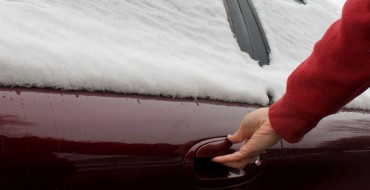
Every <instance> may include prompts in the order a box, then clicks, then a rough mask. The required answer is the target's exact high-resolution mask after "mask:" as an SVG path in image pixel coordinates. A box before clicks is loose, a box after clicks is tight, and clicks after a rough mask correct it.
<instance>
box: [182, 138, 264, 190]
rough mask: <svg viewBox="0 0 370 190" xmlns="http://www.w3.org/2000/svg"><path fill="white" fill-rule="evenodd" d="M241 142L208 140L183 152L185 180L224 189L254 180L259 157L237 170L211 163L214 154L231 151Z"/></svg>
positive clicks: (207, 186) (259, 163)
mask: <svg viewBox="0 0 370 190" xmlns="http://www.w3.org/2000/svg"><path fill="white" fill-rule="evenodd" d="M241 146H242V144H235V145H233V143H231V142H230V141H228V140H227V138H226V137H221V138H215V139H208V140H205V141H202V142H200V143H197V144H196V145H194V146H193V147H192V148H191V149H190V150H189V151H188V153H187V154H186V156H185V159H184V163H183V167H184V176H185V180H186V182H187V183H188V184H189V185H191V186H194V187H199V188H224V187H231V186H238V185H242V184H244V183H247V182H249V181H250V180H252V179H254V178H255V177H256V176H257V175H258V174H259V173H260V172H261V171H262V169H263V167H264V161H263V159H261V158H263V157H261V156H259V157H257V158H256V160H255V163H254V164H250V165H248V166H246V167H245V168H244V169H242V170H237V169H234V168H230V167H227V166H224V165H222V164H219V163H215V162H212V161H211V159H212V158H214V157H216V156H221V155H226V154H230V153H233V152H235V151H237V150H239V149H240V147H241Z"/></svg>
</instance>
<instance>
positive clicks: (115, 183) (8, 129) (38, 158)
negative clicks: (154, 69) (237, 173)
mask: <svg viewBox="0 0 370 190" xmlns="http://www.w3.org/2000/svg"><path fill="white" fill-rule="evenodd" d="M244 106H246V107H244ZM255 108H256V107H254V106H250V105H243V104H232V103H225V102H215V101H205V100H191V99H172V98H164V97H153V96H141V95H124V94H114V93H96V92H78V93H77V92H71V91H60V90H53V89H35V88H32V89H28V88H2V89H1V90H0V147H1V148H0V151H1V154H0V155H1V156H0V163H1V164H0V170H1V172H0V177H1V180H0V187H2V188H4V189H7V188H10V189H12V188H15V189H24V188H27V189H55V188H58V189H86V188H88V189H106V188H108V189H122V188H129V189H148V188H152V187H156V188H160V189H193V188H196V187H190V186H189V185H188V183H187V181H186V180H185V179H184V176H183V173H184V172H183V160H184V157H185V154H186V153H187V152H188V150H189V149H191V147H193V146H194V145H195V144H197V143H198V142H200V141H203V140H207V139H213V138H217V137H222V136H226V135H227V134H229V133H232V132H233V131H235V130H236V129H237V128H238V125H239V122H240V119H241V118H242V117H243V116H244V115H245V114H246V113H247V112H249V111H252V110H254V109H255ZM275 149H276V150H277V153H276V154H272V155H271V158H274V156H276V155H277V156H280V152H279V150H280V146H279V145H278V146H276V148H275ZM20 182H21V183H20Z"/></svg>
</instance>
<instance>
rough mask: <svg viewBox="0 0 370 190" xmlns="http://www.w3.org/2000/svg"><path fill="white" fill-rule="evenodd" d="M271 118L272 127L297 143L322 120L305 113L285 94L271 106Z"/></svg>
mask: <svg viewBox="0 0 370 190" xmlns="http://www.w3.org/2000/svg"><path fill="white" fill-rule="evenodd" d="M269 119H270V123H271V126H272V128H273V129H274V130H275V132H276V133H277V134H278V135H279V136H280V137H281V138H282V139H284V140H285V141H287V142H289V143H297V142H299V141H301V140H302V139H303V136H304V135H305V134H306V133H308V132H309V131H310V130H311V129H312V128H314V127H315V126H316V125H317V123H318V122H319V121H320V120H317V119H312V118H309V117H308V116H305V115H303V114H302V113H300V112H299V111H298V110H296V109H294V107H293V106H291V105H289V102H288V100H287V98H286V96H284V97H283V98H281V99H280V100H279V101H277V102H276V103H274V104H273V105H272V106H270V108H269Z"/></svg>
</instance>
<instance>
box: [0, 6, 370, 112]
mask: <svg viewBox="0 0 370 190" xmlns="http://www.w3.org/2000/svg"><path fill="white" fill-rule="evenodd" d="M253 2H254V4H255V6H256V9H257V11H258V13H259V16H260V19H261V22H262V24H263V26H264V28H265V32H266V35H267V39H268V41H269V46H270V48H271V54H270V59H271V65H269V66H264V67H263V68H261V67H259V65H258V63H257V62H256V61H254V60H252V59H251V58H250V57H249V55H248V54H246V53H244V52H242V51H240V49H239V46H238V44H237V42H236V40H235V38H234V36H233V33H232V31H231V29H230V26H229V23H228V20H227V15H226V12H225V7H224V4H223V1H222V0H212V1H210V0H187V1H178V0H156V1H152V0H125V1H122V0H99V1H91V0H17V1H15V0H14V1H10V0H8V1H5V0H2V1H0V28H1V34H0V73H1V75H0V84H2V85H6V86H35V87H54V88H60V89H76V90H81V89H83V90H91V91H93V90H99V91H113V92H123V93H140V94H150V95H165V96H174V97H194V98H198V97H199V98H211V99H216V100H225V101H238V102H247V103H255V104H261V105H267V104H268V102H269V99H268V96H267V94H268V93H269V94H272V95H274V99H275V100H276V99H278V98H279V97H281V96H282V94H283V93H284V91H285V81H286V78H287V76H288V75H289V73H290V72H291V71H292V70H293V69H294V68H295V67H296V66H297V65H298V64H299V63H300V62H301V61H303V60H304V59H305V58H306V57H307V56H308V55H309V54H310V51H311V49H312V47H313V45H314V43H315V41H317V40H318V39H319V38H320V37H321V36H322V35H323V33H324V32H325V30H326V29H327V28H328V27H329V25H330V24H331V23H332V22H333V21H334V20H335V19H337V18H338V17H339V14H338V13H339V11H338V8H336V7H335V6H328V5H329V4H330V2H329V0H310V1H308V4H307V5H300V4H297V3H294V2H293V1H292V2H288V0H284V1H283V0H254V1H253ZM330 5H331V4H330ZM369 94H370V93H367V94H364V95H362V96H361V97H359V98H358V100H356V101H355V102H354V103H352V104H351V106H352V107H358V108H364V109H369V108H370V102H369ZM364 102H366V103H365V104H364Z"/></svg>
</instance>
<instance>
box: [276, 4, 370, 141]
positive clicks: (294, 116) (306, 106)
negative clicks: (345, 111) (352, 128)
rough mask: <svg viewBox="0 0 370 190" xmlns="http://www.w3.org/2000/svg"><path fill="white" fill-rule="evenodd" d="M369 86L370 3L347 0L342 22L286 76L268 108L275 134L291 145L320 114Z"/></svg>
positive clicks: (315, 122)
mask: <svg viewBox="0 0 370 190" xmlns="http://www.w3.org/2000/svg"><path fill="white" fill-rule="evenodd" d="M369 87H370V0H347V2H346V4H345V6H344V8H343V13H342V18H341V19H340V20H338V21H337V22H335V23H334V24H333V25H332V26H331V27H330V28H329V29H328V31H327V32H326V33H325V35H324V37H323V38H322V39H321V40H320V41H318V42H317V43H316V45H315V47H314V50H313V52H312V54H311V55H310V56H309V57H308V58H307V59H306V60H305V61H304V62H303V63H302V64H301V65H300V66H299V67H298V68H297V69H296V70H295V71H294V72H293V73H292V74H291V75H290V76H289V78H288V82H287V90H286V93H285V95H284V96H283V97H282V98H281V99H280V100H279V101H277V102H276V103H275V104H273V105H272V106H271V107H270V110H269V118H270V122H271V125H272V127H273V128H274V130H275V131H276V132H277V133H278V134H279V135H280V136H281V137H282V138H283V139H284V140H286V141H288V142H291V143H294V142H298V141H300V140H301V139H302V138H303V136H304V135H305V134H306V133H308V132H309V131H310V130H311V129H312V128H314V127H315V126H316V125H317V123H318V122H319V121H320V120H321V119H322V118H323V117H325V116H327V115H330V114H333V113H335V112H338V111H339V109H340V108H342V107H343V106H344V105H346V104H347V103H348V102H350V101H351V100H352V99H354V98H355V97H356V96H358V95H359V94H361V93H362V92H364V91H365V90H366V89H368V88H369Z"/></svg>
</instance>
